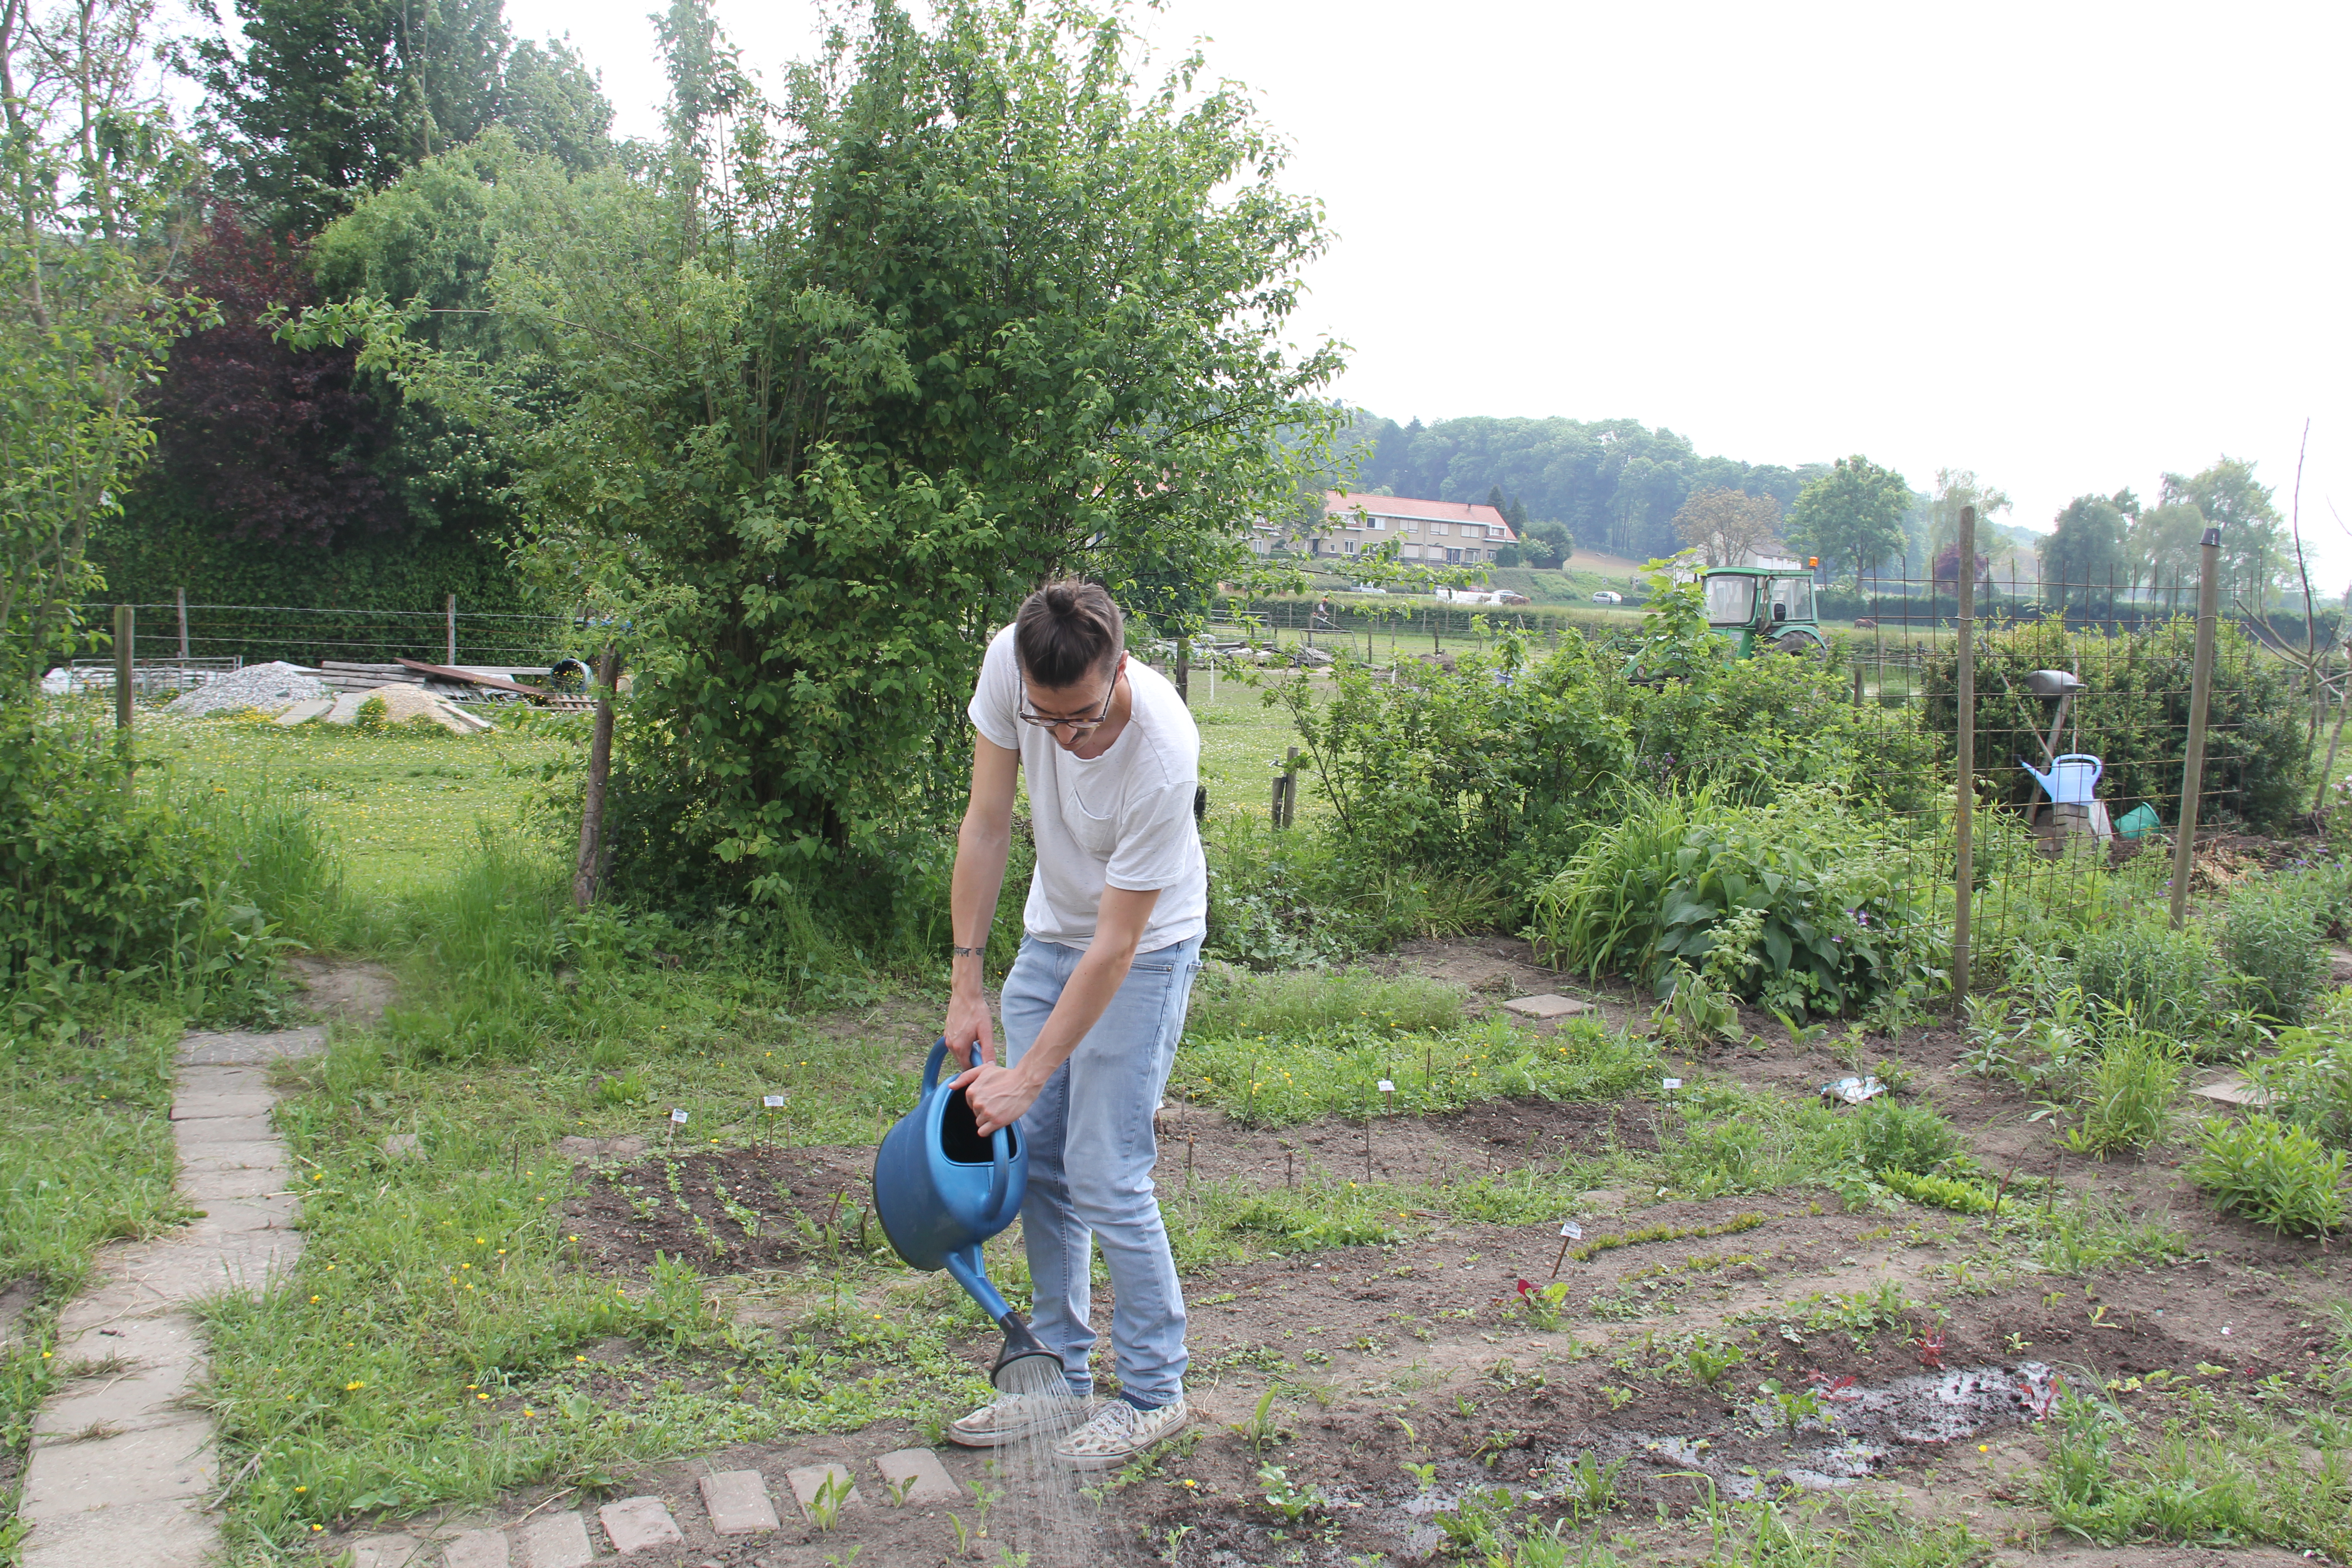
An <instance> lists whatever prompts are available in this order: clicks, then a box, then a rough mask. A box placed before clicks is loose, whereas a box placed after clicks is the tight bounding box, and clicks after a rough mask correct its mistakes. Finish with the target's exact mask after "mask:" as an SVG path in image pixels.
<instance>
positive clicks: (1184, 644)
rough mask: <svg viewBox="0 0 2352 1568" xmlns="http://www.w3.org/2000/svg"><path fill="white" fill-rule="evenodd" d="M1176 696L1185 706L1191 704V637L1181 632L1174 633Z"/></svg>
mask: <svg viewBox="0 0 2352 1568" xmlns="http://www.w3.org/2000/svg"><path fill="white" fill-rule="evenodd" d="M1176 697H1177V700H1179V701H1181V702H1182V703H1183V704H1184V705H1185V706H1186V707H1187V708H1189V707H1191V706H1192V638H1191V637H1187V636H1185V635H1184V634H1183V633H1182V632H1178V633H1177V634H1176Z"/></svg>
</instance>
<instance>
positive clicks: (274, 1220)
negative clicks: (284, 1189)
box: [184, 1194, 299, 1241]
mask: <svg viewBox="0 0 2352 1568" xmlns="http://www.w3.org/2000/svg"><path fill="white" fill-rule="evenodd" d="M298 1206H299V1199H297V1198H295V1197H293V1196H291V1195H290V1194H273V1195H269V1196H264V1197H252V1198H208V1199H206V1200H205V1206H204V1210H203V1213H202V1215H201V1216H200V1217H199V1218H198V1219H197V1220H196V1222H195V1223H194V1225H191V1226H189V1227H188V1228H187V1231H186V1232H185V1233H184V1234H185V1235H186V1236H187V1237H188V1238H189V1239H190V1240H192V1241H193V1240H200V1239H202V1238H204V1237H223V1236H237V1235H241V1234H243V1233H245V1232H247V1231H254V1230H290V1229H292V1228H293V1226H294V1211H295V1209H296V1208H297V1207H298Z"/></svg>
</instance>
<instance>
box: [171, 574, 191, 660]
mask: <svg viewBox="0 0 2352 1568" xmlns="http://www.w3.org/2000/svg"><path fill="white" fill-rule="evenodd" d="M172 593H173V597H175V598H177V599H178V600H179V601H180V662H181V663H182V664H185V663H187V662H188V591H187V590H186V589H185V588H174V589H173V590H172ZM182 679H185V677H183V678H182Z"/></svg>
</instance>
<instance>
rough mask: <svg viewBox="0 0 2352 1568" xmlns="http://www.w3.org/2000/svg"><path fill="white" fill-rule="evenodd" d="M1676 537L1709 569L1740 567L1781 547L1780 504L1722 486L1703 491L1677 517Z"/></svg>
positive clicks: (1686, 502)
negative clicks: (1711, 567) (1694, 552)
mask: <svg viewBox="0 0 2352 1568" xmlns="http://www.w3.org/2000/svg"><path fill="white" fill-rule="evenodd" d="M1675 536H1676V537H1677V538H1679V539H1680V540H1681V541H1682V542H1683V543H1685V545H1687V546H1689V547H1690V548H1691V549H1693V550H1696V551H1697V552H1699V554H1700V556H1701V557H1702V559H1704V560H1705V561H1706V564H1708V565H1709V566H1738V565H1740V564H1742V563H1744V562H1745V561H1746V560H1747V559H1748V557H1749V556H1751V555H1767V554H1770V553H1771V552H1773V550H1774V549H1776V548H1777V547H1778V545H1779V543H1780V502H1778V501H1776V500H1773V499H1772V498H1771V497H1770V496H1751V495H1748V494H1745V493H1743V492H1742V491H1739V490H1735V489H1724V488H1722V487H1721V486H1717V487H1715V488H1713V489H1703V490H1701V491H1699V492H1698V493H1697V494H1696V495H1694V496H1692V497H1691V498H1690V500H1686V501H1685V502H1684V503H1683V509H1682V510H1680V511H1679V512H1676V513H1675Z"/></svg>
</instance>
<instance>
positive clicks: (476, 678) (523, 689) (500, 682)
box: [400, 658, 554, 702]
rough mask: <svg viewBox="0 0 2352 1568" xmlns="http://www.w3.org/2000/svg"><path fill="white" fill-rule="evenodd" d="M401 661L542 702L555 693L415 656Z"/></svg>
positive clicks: (412, 666) (442, 674) (424, 670)
mask: <svg viewBox="0 0 2352 1568" xmlns="http://www.w3.org/2000/svg"><path fill="white" fill-rule="evenodd" d="M400 662H401V663H402V664H403V665H404V666H405V667H407V668H410V669H414V670H418V671H421V672H422V673H424V674H425V675H437V676H439V677H440V678H441V679H444V680H462V681H465V682H467V684H469V685H473V686H487V687H488V688H489V689H491V690H493V691H519V692H520V693H521V694H522V695H523V696H525V697H530V698H533V699H536V700H539V701H541V702H544V701H546V700H548V699H549V698H550V697H551V696H553V695H554V693H552V692H550V691H546V690H542V689H541V688H539V687H536V686H525V685H524V684H523V683H522V682H520V681H519V680H508V679H503V678H501V677H499V676H495V675H477V674H475V673H474V672H473V671H472V670H470V669H458V668H455V667H454V666H451V665H446V664H426V663H425V661H424V660H422V659H415V658H404V659H402V660H401V661H400Z"/></svg>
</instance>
